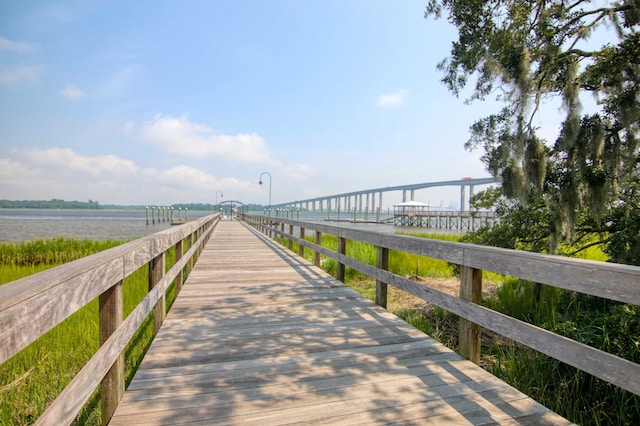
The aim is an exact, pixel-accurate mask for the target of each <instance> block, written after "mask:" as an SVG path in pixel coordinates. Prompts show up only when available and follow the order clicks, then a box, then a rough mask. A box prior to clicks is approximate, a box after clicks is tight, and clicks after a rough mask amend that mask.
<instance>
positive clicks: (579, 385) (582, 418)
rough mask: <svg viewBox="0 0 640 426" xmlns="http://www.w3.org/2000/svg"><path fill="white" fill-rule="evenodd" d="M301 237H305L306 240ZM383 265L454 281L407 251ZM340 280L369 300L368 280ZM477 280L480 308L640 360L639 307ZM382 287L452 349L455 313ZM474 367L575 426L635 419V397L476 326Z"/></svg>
mask: <svg viewBox="0 0 640 426" xmlns="http://www.w3.org/2000/svg"><path fill="white" fill-rule="evenodd" d="M415 236H418V237H425V238H433V239H440V240H449V241H456V240H457V238H459V237H456V236H446V235H440V234H435V235H415ZM309 240H310V241H313V238H309ZM322 243H323V246H326V247H328V248H331V249H332V250H336V248H337V246H338V242H337V238H335V237H331V236H326V235H323V239H322ZM295 250H297V248H295ZM347 255H348V256H350V257H353V258H356V259H358V260H361V261H363V262H366V263H368V264H370V265H375V263H376V251H375V248H374V247H373V246H371V245H368V244H362V243H358V242H353V241H349V242H348V243H347ZM305 256H306V257H307V259H308V260H310V261H311V260H312V257H313V253H312V251H311V250H307V251H306V252H305ZM581 257H583V258H586V259H591V260H599V261H604V260H606V256H605V255H604V253H602V251H601V250H600V249H599V248H597V247H591V248H590V249H589V250H587V251H585V252H583V253H581ZM322 267H323V268H324V269H325V270H326V271H328V272H329V273H331V274H333V275H334V276H335V273H336V270H337V263H336V261H334V260H330V259H326V260H323V261H322ZM389 270H390V271H391V272H393V273H395V274H398V275H401V276H405V277H414V278H416V279H418V277H420V278H422V279H423V280H422V281H426V282H428V283H429V285H436V286H437V285H438V280H440V279H444V280H449V282H450V283H451V282H453V286H455V282H456V281H457V278H456V276H455V272H454V268H453V267H452V265H449V264H447V263H446V262H443V261H440V260H435V259H430V258H425V257H422V256H416V255H410V254H407V253H396V252H393V251H391V252H390V254H389ZM345 280H346V282H347V284H348V285H350V286H351V287H353V288H355V289H356V290H357V291H359V292H360V293H361V294H363V295H364V296H366V297H368V298H369V299H371V300H374V298H375V281H373V280H372V279H370V278H369V277H366V276H364V275H363V274H361V273H359V272H357V271H354V270H350V269H349V268H347V271H346V278H345ZM483 281H484V282H485V283H487V284H489V285H485V288H486V287H489V286H491V287H493V290H492V291H491V292H488V293H485V295H484V297H483V304H484V305H485V306H487V307H489V308H491V309H493V310H496V311H498V312H502V313H504V314H507V315H510V316H512V317H515V318H518V319H521V320H524V321H527V322H529V323H532V324H534V325H537V326H539V327H542V328H545V329H548V330H551V331H553V332H555V333H558V334H561V335H564V336H567V337H570V338H572V339H574V340H576V341H579V342H582V343H585V344H588V345H590V346H593V347H596V348H599V349H602V350H605V351H607V352H610V353H613V354H616V355H618V356H620V357H622V358H625V359H628V360H630V361H633V362H635V363H640V307H638V306H635V305H624V304H620V303H616V302H610V301H606V300H604V299H599V298H596V297H590V296H585V295H580V294H577V293H575V292H569V291H564V290H561V289H557V288H554V287H549V286H544V287H543V291H542V294H541V298H540V299H539V300H536V297H535V295H534V291H533V288H534V286H533V283H530V282H527V281H523V280H519V279H514V278H511V277H505V276H501V275H498V274H493V273H488V272H486V271H485V272H483ZM451 287H452V286H449V288H451ZM389 290H390V291H389V300H388V307H389V310H391V311H392V312H394V313H395V314H396V315H398V316H400V317H401V318H403V319H404V320H405V321H407V322H409V323H410V324H412V325H414V326H415V327H416V328H419V329H421V330H422V331H424V332H425V333H427V334H429V335H430V336H432V337H434V338H436V339H438V340H439V341H441V342H442V343H444V344H445V345H447V346H448V347H450V348H452V349H454V350H457V345H458V333H457V327H458V318H457V317H456V316H455V315H452V314H450V313H448V312H446V311H444V310H443V309H440V308H437V307H434V306H430V305H426V304H425V303H421V301H419V300H418V299H416V298H413V297H412V296H408V295H406V294H404V293H403V292H401V291H398V290H395V289H392V288H391V287H390V289H389ZM481 364H482V366H483V367H484V368H485V369H487V370H488V371H490V372H491V373H492V374H494V375H496V376H497V377H499V378H501V379H503V380H504V381H506V382H507V383H509V384H510V385H512V386H514V387H516V388H517V389H519V390H521V391H522V392H524V393H526V394H527V395H529V396H531V397H533V398H534V399H535V400H537V401H539V402H540V403H542V404H543V405H545V406H546V407H549V408H551V409H552V410H554V411H556V412H557V413H559V414H561V415H562V416H564V417H566V418H567V419H569V420H571V421H573V422H575V423H578V424H584V425H636V424H640V397H639V396H638V395H634V394H632V393H630V392H627V391H624V390H621V389H620V388H618V387H616V386H613V385H610V384H608V383H606V382H604V381H602V380H599V379H596V378H594V377H593V376H590V375H589V374H586V373H584V372H582V371H580V370H577V369H575V368H573V367H570V366H568V365H566V364H563V363H561V362H559V361H556V360H555V359H553V358H550V357H547V356H545V355H543V354H540V353H539V352H537V351H534V350H532V349H529V348H527V347H525V346H523V345H519V344H516V343H515V342H512V341H509V340H507V339H505V338H503V337H501V336H497V335H495V334H493V333H490V332H487V331H483V347H482V359H481Z"/></svg>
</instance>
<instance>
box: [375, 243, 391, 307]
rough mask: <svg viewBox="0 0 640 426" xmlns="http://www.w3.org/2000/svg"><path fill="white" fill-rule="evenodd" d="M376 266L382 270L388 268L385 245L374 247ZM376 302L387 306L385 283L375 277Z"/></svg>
mask: <svg viewBox="0 0 640 426" xmlns="http://www.w3.org/2000/svg"><path fill="white" fill-rule="evenodd" d="M376 249H377V252H378V253H377V254H378V256H377V265H376V266H377V267H378V269H382V270H383V271H388V270H389V249H388V248H386V247H376ZM376 304H378V305H380V306H382V307H383V308H385V309H386V307H387V283H385V282H382V281H380V280H378V279H376Z"/></svg>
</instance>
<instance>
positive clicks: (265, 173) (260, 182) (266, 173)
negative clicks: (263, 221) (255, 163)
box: [258, 172, 271, 216]
mask: <svg viewBox="0 0 640 426" xmlns="http://www.w3.org/2000/svg"><path fill="white" fill-rule="evenodd" d="M264 175H267V176H269V216H271V174H270V173H268V172H262V173H261V174H260V181H259V182H258V183H259V184H260V185H262V176H264Z"/></svg>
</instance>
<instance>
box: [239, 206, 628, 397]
mask: <svg viewBox="0 0 640 426" xmlns="http://www.w3.org/2000/svg"><path fill="white" fill-rule="evenodd" d="M243 220H245V221H246V222H247V223H249V224H250V225H252V226H254V227H255V228H256V229H258V230H259V231H260V232H262V233H264V234H266V235H268V236H270V237H272V238H274V239H279V240H280V241H281V242H282V243H284V241H285V240H286V241H288V243H287V244H288V247H289V249H291V248H292V247H293V243H294V242H295V243H297V244H298V245H299V254H300V255H301V256H303V255H304V251H305V248H308V249H311V250H313V251H314V252H315V253H314V263H315V264H316V265H318V266H319V265H320V256H321V255H322V256H326V257H328V258H331V259H334V260H336V261H337V262H338V268H337V278H338V279H339V280H341V281H344V276H345V266H348V267H350V268H353V269H355V270H357V271H360V272H362V273H364V274H366V275H368V276H370V277H372V278H375V279H376V303H378V304H379V305H381V306H384V307H386V304H387V300H386V299H387V285H392V286H393V287H396V288H398V289H400V290H403V291H406V292H407V293H410V294H412V295H414V296H417V297H419V298H421V299H422V300H425V301H427V302H430V303H433V304H434V305H437V306H439V307H441V308H443V309H445V310H447V311H449V312H452V313H454V314H456V315H458V316H459V317H460V331H459V333H460V344H459V351H460V353H461V354H462V355H464V356H466V357H467V358H468V359H470V360H472V361H473V362H475V363H479V360H480V327H484V328H485V329H488V330H492V331H494V332H496V333H498V334H501V335H503V336H505V337H507V338H509V339H512V340H514V341H516V342H519V343H521V344H524V345H526V346H529V347H531V348H533V349H535V350H537V351H539V352H542V353H544V354H546V355H548V356H551V357H553V358H555V359H558V360H560V361H562V362H564V363H566V364H569V365H571V366H573V367H576V368H578V369H580V370H583V371H585V372H587V373H589V374H592V375H594V376H596V377H598V378H600V379H603V380H605V381H607V382H610V383H612V384H614V385H616V386H619V387H621V388H623V389H626V390H628V391H630V392H633V393H635V394H637V395H640V364H636V363H634V362H631V361H629V360H626V359H623V358H620V357H618V356H616V355H612V354H610V353H607V352H604V351H601V350H599V349H596V348H593V347H591V346H588V345H585V344H583V343H579V342H576V341H574V340H572V339H569V338H567V337H564V336H560V335H558V334H555V333H553V332H550V331H547V330H544V329H542V328H539V327H536V326H534V325H531V324H528V323H526V322H523V321H520V320H517V319H515V318H512V317H510V316H507V315H504V314H501V313H499V312H496V311H493V310H491V309H488V308H486V307H483V306H481V305H480V303H481V297H482V271H483V270H487V271H493V272H496V273H498V274H504V275H508V276H513V277H517V278H522V279H525V280H530V281H533V282H536V283H542V284H547V285H550V286H555V287H559V288H562V289H566V290H572V291H576V292H580V293H584V294H589V295H593V296H598V297H602V298H605V299H610V300H615V301H619V302H623V303H628V304H633V305H640V267H635V266H628V265H619V264H613V263H605V262H594V261H587V260H580V259H571V258H566V257H560V256H550V255H543V254H538V253H529V252H524V251H516V250H508V249H501V248H496V247H486V246H478V245H473V244H463V243H454V242H447V241H438V240H432V239H425V238H418V237H410V236H401V235H393V234H383V233H377V232H370V231H365V230H359V229H350V228H346V227H339V226H332V225H327V224H323V223H317V222H302V221H297V220H290V219H282V218H273V217H265V216H246V215H245V216H243ZM287 228H288V229H287ZM285 230H286V232H285ZM296 230H297V231H296ZM309 231H312V232H314V233H315V239H314V240H315V242H310V241H307V240H305V234H308V233H309ZM323 234H328V235H334V236H336V237H337V238H338V250H337V251H333V250H329V249H327V248H325V247H322V245H321V243H322V236H323ZM348 241H359V242H363V243H367V244H371V245H373V246H375V247H376V248H377V265H376V266H372V265H369V264H366V263H363V262H360V261H358V260H355V259H352V258H350V257H347V256H346V255H345V253H346V246H347V244H348ZM389 250H397V251H401V252H407V253H413V254H416V255H420V256H426V257H430V258H435V259H441V260H444V261H447V262H451V263H454V264H457V265H460V271H461V274H460V297H456V296H452V295H449V294H446V293H443V292H441V291H438V290H435V289H433V288H431V287H428V286H426V285H422V284H418V283H416V282H414V281H412V280H410V279H407V278H404V277H401V276H398V275H396V274H393V273H391V272H388V270H387V269H388V256H389Z"/></svg>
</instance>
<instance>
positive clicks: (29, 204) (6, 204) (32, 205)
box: [0, 199, 102, 209]
mask: <svg viewBox="0 0 640 426" xmlns="http://www.w3.org/2000/svg"><path fill="white" fill-rule="evenodd" d="M0 208H2V209H101V208H102V207H101V206H100V203H98V202H97V201H92V200H89V201H87V202H83V201H64V200H58V199H51V200H48V201H45V200H39V201H25V200H21V201H15V200H0Z"/></svg>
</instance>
